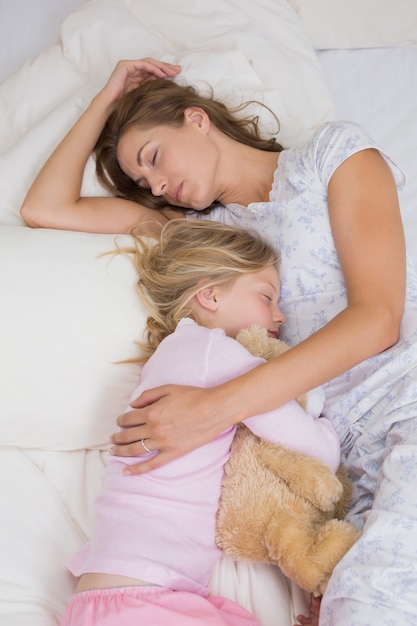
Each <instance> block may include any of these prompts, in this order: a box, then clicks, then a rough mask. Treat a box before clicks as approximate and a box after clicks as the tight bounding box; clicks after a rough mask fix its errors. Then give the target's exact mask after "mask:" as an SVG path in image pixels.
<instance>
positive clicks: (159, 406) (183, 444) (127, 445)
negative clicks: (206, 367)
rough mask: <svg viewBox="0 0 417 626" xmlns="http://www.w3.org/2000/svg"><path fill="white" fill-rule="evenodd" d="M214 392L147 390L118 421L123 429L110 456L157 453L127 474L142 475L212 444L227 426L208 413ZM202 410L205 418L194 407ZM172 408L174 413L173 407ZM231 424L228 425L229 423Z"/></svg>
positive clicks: (171, 388) (175, 388)
mask: <svg viewBox="0 0 417 626" xmlns="http://www.w3.org/2000/svg"><path fill="white" fill-rule="evenodd" d="M213 392H214V389H200V388H197V387H185V386H176V385H164V386H162V387H157V388H155V389H149V390H147V391H145V392H144V393H142V394H141V395H140V396H139V398H137V399H136V400H135V401H134V402H132V403H131V406H132V407H134V408H133V410H132V411H128V412H126V413H124V414H123V415H121V416H120V417H119V418H118V420H117V421H118V424H119V426H121V427H122V428H124V429H125V430H122V431H120V432H118V433H116V434H114V435H113V437H112V441H113V444H115V445H114V446H113V447H112V450H111V452H112V454H116V455H118V456H137V455H141V454H143V453H144V451H145V449H144V447H143V446H142V444H141V440H142V439H144V440H145V444H146V446H147V447H148V448H149V449H150V450H151V451H154V450H157V451H158V453H157V454H155V455H154V456H152V457H151V458H149V459H148V460H146V461H145V462H143V463H138V464H137V465H130V466H129V467H127V468H126V473H129V474H143V473H145V472H148V471H150V470H151V469H156V468H157V467H160V466H162V465H164V464H165V463H168V462H169V461H172V460H173V459H175V458H178V457H180V456H183V455H184V454H186V453H188V452H190V451H191V450H195V449H196V448H198V447H200V446H202V445H203V444H205V443H208V442H209V441H212V440H213V439H214V438H215V437H216V436H217V435H218V434H219V433H220V432H222V431H223V430H225V429H226V428H227V427H228V424H225V421H224V420H223V419H221V420H219V419H218V418H217V417H216V415H215V414H214V412H212V410H211V408H210V407H211V404H212V403H211V394H212V393H213ZM196 406H198V407H204V408H205V410H204V411H203V412H204V415H202V412H201V411H200V410H199V411H198V415H196V409H195V407H196ZM173 407H175V412H173V410H172V408H173ZM230 425H231V424H230Z"/></svg>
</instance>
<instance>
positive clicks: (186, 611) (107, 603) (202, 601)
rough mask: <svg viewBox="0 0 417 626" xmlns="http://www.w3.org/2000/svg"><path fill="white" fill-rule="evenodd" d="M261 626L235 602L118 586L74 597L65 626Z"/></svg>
mask: <svg viewBox="0 0 417 626" xmlns="http://www.w3.org/2000/svg"><path fill="white" fill-rule="evenodd" d="M138 624H146V626H165V625H167V626H177V625H179V624H181V626H259V622H258V621H257V620H256V619H255V618H254V617H253V615H251V614H250V613H248V611H246V609H244V608H242V607H241V606H239V605H238V604H236V603H235V602H232V601H231V600H228V599H226V598H221V597H207V598H205V597H202V596H199V595H197V594H194V593H190V592H188V591H172V590H171V589H167V588H165V587H143V586H138V587H117V588H112V589H97V590H93V591H82V592H80V593H76V594H74V595H73V596H72V598H71V600H70V602H69V605H68V607H67V610H66V611H65V614H64V616H63V618H62V621H61V626H138Z"/></svg>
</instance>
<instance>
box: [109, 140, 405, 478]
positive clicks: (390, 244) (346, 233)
mask: <svg viewBox="0 0 417 626" xmlns="http://www.w3.org/2000/svg"><path fill="white" fill-rule="evenodd" d="M328 203H329V212H330V219H331V224H332V230H333V236H334V240H335V244H336V249H337V251H338V255H339V259H340V263H341V267H342V271H343V274H344V277H345V281H346V285H347V294H348V305H347V307H346V308H345V309H344V310H343V311H341V312H340V313H339V314H338V315H337V316H336V317H335V318H334V319H333V320H332V321H331V322H329V323H328V324H327V325H326V326H324V327H323V328H322V329H321V330H319V331H318V332H316V333H314V334H313V335H311V336H310V337H309V338H308V339H306V340H304V341H303V342H301V343H300V344H298V345H297V346H295V347H293V348H292V349H291V350H289V351H287V352H286V353H285V354H283V355H282V356H280V357H278V358H277V359H275V360H272V361H270V362H269V363H266V364H264V365H260V366H259V367H256V368H255V369H253V370H252V371H251V372H249V373H247V374H244V375H243V376H240V377H238V378H235V379H233V380H231V381H229V382H227V383H225V384H222V385H220V386H218V387H215V388H212V389H197V388H192V387H175V386H172V385H167V386H164V387H159V388H157V389H153V390H148V391H146V392H145V393H144V394H142V395H141V396H140V397H139V398H138V400H137V401H136V402H135V403H133V405H134V406H135V407H138V409H136V410H133V411H130V412H128V413H126V414H124V415H123V416H121V417H120V418H119V424H120V425H121V426H124V427H129V426H131V427H132V428H127V429H126V430H124V431H122V432H120V433H118V434H116V435H114V437H113V441H114V443H115V444H121V445H116V446H115V449H114V452H115V453H116V454H120V455H123V456H130V455H135V454H140V453H141V452H143V448H142V446H141V444H140V440H141V439H142V438H145V439H146V440H147V441H146V443H147V445H148V446H149V447H150V448H151V449H158V450H159V451H160V452H159V454H157V455H155V456H154V457H153V458H152V459H150V460H149V461H146V462H145V463H143V464H141V465H140V466H139V467H136V466H131V467H130V470H131V471H132V472H137V473H139V472H140V473H143V472H146V471H149V470H150V469H153V468H155V467H158V466H160V465H162V464H164V463H166V462H167V461H170V460H171V459H174V458H176V457H178V456H180V455H182V454H185V453H186V452H188V451H190V450H192V449H195V448H196V447H198V446H200V445H202V444H203V443H206V442H207V441H209V440H211V439H212V438H214V437H215V436H216V435H217V434H218V433H220V432H221V431H222V430H224V429H225V428H227V427H228V426H230V425H232V424H235V423H237V422H239V421H242V420H244V419H246V418H248V417H250V416H252V415H256V414H259V413H264V412H266V411H269V410H271V409H273V408H274V407H276V406H280V405H282V404H284V403H286V402H288V401H289V400H290V399H292V398H295V397H297V396H299V395H301V394H302V393H305V392H306V391H308V390H309V389H313V388H314V387H317V386H319V385H322V384H323V383H325V382H326V381H329V380H331V379H332V378H334V377H336V376H338V375H340V374H342V373H343V372H345V371H347V370H349V369H350V368H352V367H353V366H355V365H357V364H358V363H360V362H361V361H363V360H364V359H367V358H369V357H370V356H372V355H375V354H377V353H379V352H381V351H383V350H385V349H386V348H388V347H390V346H391V345H393V344H394V343H395V342H396V341H397V340H398V336H399V328H400V322H401V318H402V313H403V306H404V298H405V244H404V234H403V228H402V222H401V216H400V210H399V204H398V197H397V190H396V186H395V182H394V179H393V176H392V174H391V171H390V169H389V166H388V165H387V164H386V162H385V161H384V159H383V158H382V157H381V156H380V155H379V153H378V152H377V151H376V150H371V149H369V150H364V151H362V152H359V153H357V154H355V155H353V156H351V157H350V158H348V159H347V160H346V161H345V162H344V163H343V164H342V165H341V166H340V167H339V168H338V169H337V170H336V171H335V173H334V174H333V176H332V178H331V181H330V183H329V189H328ZM280 381H282V384H280ZM123 444H127V445H123Z"/></svg>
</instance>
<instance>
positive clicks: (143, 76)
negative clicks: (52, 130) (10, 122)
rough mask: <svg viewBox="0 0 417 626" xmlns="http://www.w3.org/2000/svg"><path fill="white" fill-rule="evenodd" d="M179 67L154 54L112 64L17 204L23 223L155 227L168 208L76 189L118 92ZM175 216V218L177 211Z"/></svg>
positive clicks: (94, 228) (99, 228)
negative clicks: (105, 79) (156, 208)
mask: <svg viewBox="0 0 417 626" xmlns="http://www.w3.org/2000/svg"><path fill="white" fill-rule="evenodd" d="M179 71H180V68H179V66H176V65H171V64H169V63H162V62H160V61H156V60H154V59H142V60H140V61H120V62H119V63H118V64H117V66H116V68H115V70H114V71H113V73H112V75H111V76H110V78H109V80H108V82H107V83H106V85H105V86H104V88H103V89H102V91H100V92H99V94H98V95H97V96H96V97H95V98H94V99H93V100H92V102H91V104H90V106H89V107H88V108H87V110H86V111H85V113H84V114H83V115H82V116H81V118H80V119H79V120H78V121H77V122H76V124H75V125H74V126H73V127H72V128H71V130H70V131H69V133H68V134H67V135H66V137H64V139H63V140H62V142H61V143H60V144H59V145H58V147H57V148H56V150H55V151H54V152H53V153H52V155H51V156H50V158H49V159H48V161H47V162H46V163H45V165H44V166H43V167H42V169H41V171H40V172H39V174H38V176H37V177H36V179H35V181H34V182H33V184H32V186H31V188H30V189H29V191H28V193H27V196H26V198H25V200H24V202H23V205H22V207H21V209H20V213H21V216H22V218H23V219H24V220H25V222H26V223H27V224H28V226H31V227H33V228H38V227H44V228H57V229H65V230H81V231H88V232H100V233H124V232H129V231H130V229H131V228H132V227H133V226H135V225H136V224H138V223H139V222H141V223H142V222H145V221H148V220H149V223H150V224H154V225H155V229H159V228H160V226H158V225H160V224H162V223H164V222H165V221H167V219H169V217H170V215H171V213H172V212H171V211H169V210H167V212H166V213H165V211H164V212H162V213H160V212H157V211H153V210H151V209H148V208H145V207H143V206H141V205H139V204H137V203H135V202H131V201H129V200H123V199H120V198H109V197H85V198H81V197H80V194H81V185H82V180H83V173H84V168H85V165H86V163H87V160H88V158H89V156H90V155H91V153H92V151H93V148H94V146H95V144H96V142H97V139H98V137H99V135H100V133H101V131H102V129H103V127H104V124H105V122H106V120H107V118H108V116H109V114H110V113H111V111H112V110H113V108H114V106H115V105H116V103H117V101H118V100H119V99H120V97H121V96H122V95H123V94H124V93H126V92H128V91H130V90H131V89H133V88H134V87H137V86H138V85H139V84H140V83H141V82H143V81H145V80H151V79H154V78H164V77H173V76H176V75H177V74H178V72H179ZM164 213H165V215H164ZM176 217H180V215H179V214H178V212H177V213H176Z"/></svg>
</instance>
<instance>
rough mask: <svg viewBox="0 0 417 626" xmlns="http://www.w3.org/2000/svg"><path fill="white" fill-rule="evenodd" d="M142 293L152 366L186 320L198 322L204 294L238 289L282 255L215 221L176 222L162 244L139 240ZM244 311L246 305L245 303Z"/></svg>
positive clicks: (144, 347) (136, 253)
mask: <svg viewBox="0 0 417 626" xmlns="http://www.w3.org/2000/svg"><path fill="white" fill-rule="evenodd" d="M122 251H123V252H127V253H129V254H132V255H133V261H134V265H135V268H136V270H137V272H138V276H139V278H138V281H137V287H138V290H139V293H140V295H141V297H142V299H143V302H144V303H145V306H146V307H147V309H148V311H149V315H148V318H147V320H146V328H145V331H144V337H143V342H142V343H140V344H139V345H140V347H141V351H142V355H143V356H142V357H141V358H139V359H138V361H145V360H147V359H148V358H149V357H150V356H151V354H152V353H153V352H154V351H155V350H156V348H157V347H158V345H159V344H160V343H161V341H162V340H163V339H164V338H165V337H167V336H168V335H169V334H171V333H172V332H174V330H175V328H176V326H177V324H178V322H179V321H180V319H182V318H183V317H186V316H188V317H191V318H192V319H194V320H195V321H196V322H198V321H199V320H198V318H197V317H196V314H195V313H194V312H193V310H192V299H193V297H194V296H195V294H196V293H197V292H198V291H199V290H200V289H201V288H202V286H203V285H204V287H206V286H212V285H224V284H227V283H232V282H233V281H234V280H236V279H237V278H238V276H240V275H241V274H245V273H248V272H249V273H250V272H258V271H260V270H262V269H263V268H265V267H267V266H269V265H273V264H275V263H276V262H277V255H276V252H275V251H274V250H273V248H272V247H271V246H270V245H269V244H267V243H266V242H265V241H264V240H263V239H262V238H261V237H260V236H259V235H258V234H257V233H256V232H252V231H248V230H245V229H243V228H237V227H233V226H227V225H225V224H221V223H219V222H212V221H209V220H199V219H193V220H183V219H180V220H173V221H170V222H168V223H167V224H166V225H165V226H164V228H163V229H162V232H161V235H160V237H159V239H157V241H156V242H153V240H152V239H150V238H145V239H144V238H143V237H134V247H133V248H129V249H124V250H122ZM242 306H244V303H242Z"/></svg>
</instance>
